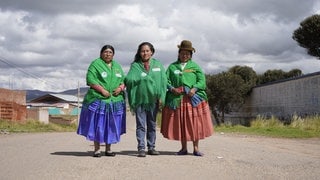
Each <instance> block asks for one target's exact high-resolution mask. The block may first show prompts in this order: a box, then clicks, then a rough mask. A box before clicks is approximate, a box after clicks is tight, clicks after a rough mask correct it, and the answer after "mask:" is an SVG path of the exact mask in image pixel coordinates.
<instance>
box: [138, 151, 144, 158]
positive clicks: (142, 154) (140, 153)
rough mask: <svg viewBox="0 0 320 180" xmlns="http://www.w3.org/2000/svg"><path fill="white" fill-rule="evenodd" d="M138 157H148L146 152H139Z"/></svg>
mask: <svg viewBox="0 0 320 180" xmlns="http://www.w3.org/2000/svg"><path fill="white" fill-rule="evenodd" d="M138 157H146V152H145V151H144V150H139V151H138Z"/></svg>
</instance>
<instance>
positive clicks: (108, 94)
mask: <svg viewBox="0 0 320 180" xmlns="http://www.w3.org/2000/svg"><path fill="white" fill-rule="evenodd" d="M101 94H102V95H103V96H104V97H107V98H108V97H110V96H111V94H110V93H109V91H107V90H105V89H103V90H102V92H101Z"/></svg>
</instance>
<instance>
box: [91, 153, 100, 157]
mask: <svg viewBox="0 0 320 180" xmlns="http://www.w3.org/2000/svg"><path fill="white" fill-rule="evenodd" d="M93 157H101V153H100V152H94V153H93Z"/></svg>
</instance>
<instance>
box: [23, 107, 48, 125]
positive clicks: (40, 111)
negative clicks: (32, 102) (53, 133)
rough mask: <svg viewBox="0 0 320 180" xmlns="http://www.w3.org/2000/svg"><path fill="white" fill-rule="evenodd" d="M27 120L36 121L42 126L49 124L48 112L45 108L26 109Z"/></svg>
mask: <svg viewBox="0 0 320 180" xmlns="http://www.w3.org/2000/svg"><path fill="white" fill-rule="evenodd" d="M27 120H38V121H40V122H42V123H44V124H48V123H49V112H48V109H47V108H28V110H27Z"/></svg>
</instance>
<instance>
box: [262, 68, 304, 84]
mask: <svg viewBox="0 0 320 180" xmlns="http://www.w3.org/2000/svg"><path fill="white" fill-rule="evenodd" d="M301 75H303V73H302V71H301V70H300V69H292V70H290V71H289V72H285V71H283V70H281V69H272V70H270V69H269V70H267V71H266V72H265V73H263V74H262V75H258V83H257V84H265V83H269V82H273V81H278V80H282V79H288V78H294V77H298V76H301Z"/></svg>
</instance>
